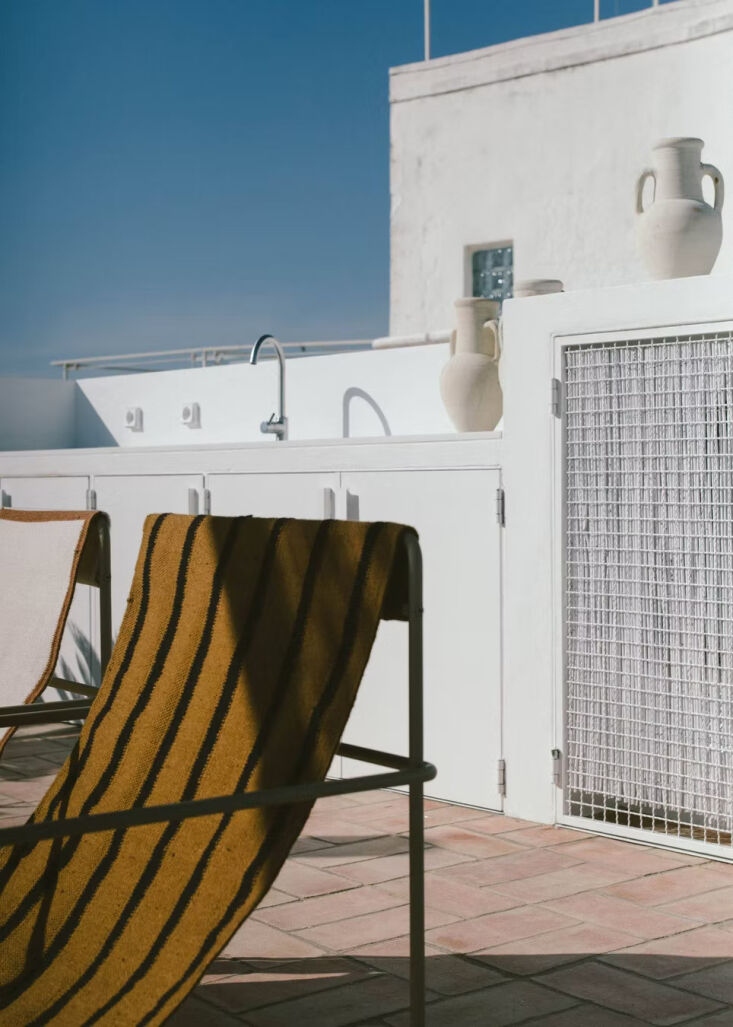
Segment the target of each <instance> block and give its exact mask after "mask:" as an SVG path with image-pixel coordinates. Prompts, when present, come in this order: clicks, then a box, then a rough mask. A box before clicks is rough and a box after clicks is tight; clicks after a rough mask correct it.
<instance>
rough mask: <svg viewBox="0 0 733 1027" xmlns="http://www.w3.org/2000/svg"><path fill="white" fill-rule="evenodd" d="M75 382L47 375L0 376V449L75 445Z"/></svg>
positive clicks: (57, 447) (51, 447)
mask: <svg viewBox="0 0 733 1027" xmlns="http://www.w3.org/2000/svg"><path fill="white" fill-rule="evenodd" d="M75 401H76V385H75V383H74V382H65V381H60V380H55V379H46V378H0V451H2V450H12V449H15V450H22V449H65V448H67V447H69V446H73V445H74V444H75V427H74V411H75Z"/></svg>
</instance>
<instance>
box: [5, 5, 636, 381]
mask: <svg viewBox="0 0 733 1027" xmlns="http://www.w3.org/2000/svg"><path fill="white" fill-rule="evenodd" d="M643 6H648V4H646V3H643V2H637V0H603V4H602V13H603V14H604V15H613V14H615V13H626V12H627V11H630V10H636V9H639V8H640V7H643ZM590 17H592V0H557V2H555V3H550V2H548V0H503V2H494V3H490V2H488V0H432V32H433V55H434V56H439V55H443V54H448V53H454V52H458V51H462V50H469V49H474V48H476V47H480V46H487V45H490V44H492V43H497V42H502V41H504V40H507V39H512V38H516V37H519V36H524V35H529V34H532V33H535V32H544V31H548V30H551V29H553V28H560V27H563V26H567V25H572V24H578V23H580V22H583V21H586V20H589V18H590ZM421 57H422V0H0V153H1V154H2V159H1V160H0V360H1V364H0V366H1V367H2V373H19V374H39V373H40V374H50V373H53V372H51V371H50V369H49V368H48V362H49V361H50V360H52V359H55V358H59V357H69V356H83V355H89V354H104V353H118V352H125V351H128V352H130V351H135V350H143V349H163V348H173V347H178V346H194V345H200V344H202V343H207V344H215V343H221V344H225V343H235V342H244V343H248V342H250V341H252V340H253V339H254V338H255V337H256V336H257V335H258V334H260V333H261V332H263V331H272V332H274V333H276V334H278V335H279V336H280V337H281V338H283V339H293V340H294V339H325V338H358V337H372V336H375V335H379V334H383V333H384V332H386V330H387V318H388V304H389V177H388V161H389V124H388V102H387V95H388V75H387V72H388V68H389V67H390V66H392V65H397V64H404V63H408V62H410V61H416V60H420V59H421Z"/></svg>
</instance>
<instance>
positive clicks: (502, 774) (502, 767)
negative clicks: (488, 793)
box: [496, 760, 506, 795]
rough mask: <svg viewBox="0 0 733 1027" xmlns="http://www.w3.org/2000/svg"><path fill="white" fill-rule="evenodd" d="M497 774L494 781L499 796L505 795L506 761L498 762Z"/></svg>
mask: <svg viewBox="0 0 733 1027" xmlns="http://www.w3.org/2000/svg"><path fill="white" fill-rule="evenodd" d="M498 770H499V774H498V777H497V780H496V784H497V787H498V789H499V795H506V760H499V768H498Z"/></svg>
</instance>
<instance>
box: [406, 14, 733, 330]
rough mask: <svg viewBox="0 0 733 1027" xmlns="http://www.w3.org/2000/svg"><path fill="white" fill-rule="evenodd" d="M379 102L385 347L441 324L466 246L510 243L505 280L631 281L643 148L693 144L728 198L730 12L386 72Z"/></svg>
mask: <svg viewBox="0 0 733 1027" xmlns="http://www.w3.org/2000/svg"><path fill="white" fill-rule="evenodd" d="M591 7H592V5H591V4H590V3H589V10H590V9H591ZM390 94H391V95H390V99H391V143H392V147H391V153H392V157H391V162H392V163H391V194H392V196H391V201H392V217H391V312H390V332H391V333H392V334H393V335H402V334H408V333H415V332H426V331H431V330H436V329H440V328H442V327H443V326H445V325H449V324H451V323H452V303H453V300H454V299H455V297H456V296H461V295H471V280H470V273H469V272H470V248H471V247H477V248H479V247H481V246H486V245H489V246H490V245H502V244H506V243H512V244H513V246H514V269H515V279H520V278H521V279H526V278H559V279H561V280H562V281H564V282H565V285H566V287H567V288H569V289H580V288H589V287H600V286H613V285H619V284H623V283H631V282H639V281H644V280H645V279H646V278H647V275H646V274H645V272H644V270H643V268H642V266H641V264H640V261H639V258H638V256H637V253H636V247H635V238H634V228H635V225H634V222H635V197H634V194H635V185H636V180H637V177H638V175H639V173H640V172H641V171H642V169H643V168H645V167H647V166H648V165H649V164H650V162H651V159H652V154H651V147H652V145H653V144H654V143H655V142H656V141H658V140H659V139H661V138H663V137H666V136H700V137H701V138H702V139H704V140H705V144H706V145H705V149H704V150H703V160H704V161H707V162H711V163H713V164H715V165H717V166H718V167H719V168H720V170H721V171H722V173H723V175H724V176H725V177H727V179H728V182H729V191H730V187H731V186H733V132H731V130H730V107H731V101H733V0H679V2H677V3H669V4H664V5H661V6H658V7H655V8H650V9H648V10H646V11H642V12H639V13H637V14H633V15H627V16H625V17H620V18H612V19H608V20H604V21H602V22H600V23H598V24H590V25H584V26H580V27H578V28H573V29H568V30H564V31H561V32H554V33H549V34H547V35H542V36H536V37H532V38H528V39H521V40H517V41H515V42H511V43H506V44H503V45H499V46H493V47H489V48H487V49H482V50H476V51H473V52H470V53H462V54H456V55H454V56H451V57H445V58H439V59H437V60H432V61H429V62H427V63H425V62H423V63H420V64H412V65H407V66H404V67H400V68H394V69H393V70H392V73H391V83H390ZM708 186H710V183H708ZM706 189H707V187H706ZM710 192H711V193H712V188H711V189H710ZM723 220H724V240H723V249H722V251H721V253H720V256H719V258H718V262H717V265H716V267H715V274H731V273H733V202H729V203H728V204H727V206H726V208H725V209H724V211H723Z"/></svg>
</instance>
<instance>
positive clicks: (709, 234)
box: [636, 138, 723, 278]
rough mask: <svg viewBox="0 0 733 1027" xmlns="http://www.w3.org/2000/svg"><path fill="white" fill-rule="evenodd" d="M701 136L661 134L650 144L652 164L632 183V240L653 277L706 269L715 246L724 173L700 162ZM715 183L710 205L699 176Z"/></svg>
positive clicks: (681, 275)
mask: <svg viewBox="0 0 733 1027" xmlns="http://www.w3.org/2000/svg"><path fill="white" fill-rule="evenodd" d="M703 145H704V143H703V141H702V139H683V138H679V139H663V140H662V141H661V142H659V143H657V145H656V146H655V147H654V167H653V168H647V169H645V170H644V171H642V173H641V175H640V176H639V180H638V182H637V183H636V213H637V241H638V244H639V252H640V254H641V258H642V260H643V261H644V264H645V266H646V268H647V270H648V271H649V273H650V275H651V276H652V278H687V277H688V276H690V275H707V274H709V273H710V271H711V270H712V267H713V264H714V263H715V260H716V258H717V256H718V253H719V251H720V244H721V242H722V239H723V225H722V220H721V215H720V212H721V210H722V208H723V176H722V175H721V174H720V172H719V171H718V169H717V168H716V167H713V165H712V164H702V163H701V161H700V155H701V152H702V148H703ZM705 175H709V176H710V177H711V178H712V180H713V183H714V185H715V201H714V205H713V206H712V207H711V206H710V205H709V204H708V203H706V202H705V200H704V199H703V195H702V180H703V178H704V177H705ZM647 178H652V179H654V200H653V202H652V203H651V204H650V205H649V206H648V207H647V208H646V210H645V209H644V204H643V195H642V194H643V190H644V183H645V182H646V180H647Z"/></svg>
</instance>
